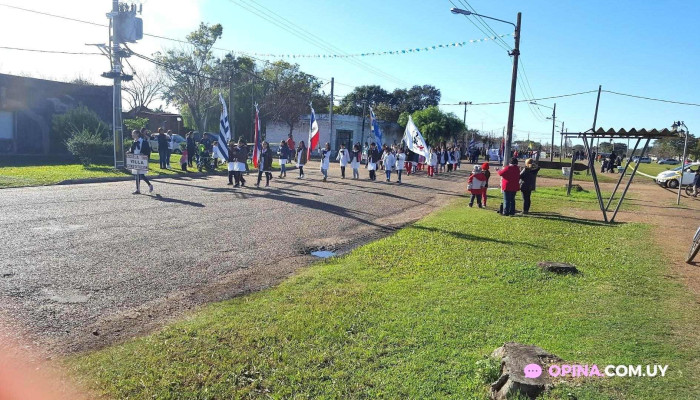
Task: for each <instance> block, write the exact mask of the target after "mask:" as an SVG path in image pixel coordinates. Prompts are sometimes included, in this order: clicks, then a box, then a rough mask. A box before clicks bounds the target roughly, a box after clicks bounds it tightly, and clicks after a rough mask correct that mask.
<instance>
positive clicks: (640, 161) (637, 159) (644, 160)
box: [632, 156, 651, 164]
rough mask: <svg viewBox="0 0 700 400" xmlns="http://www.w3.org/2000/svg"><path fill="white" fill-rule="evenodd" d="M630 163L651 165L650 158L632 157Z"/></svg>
mask: <svg viewBox="0 0 700 400" xmlns="http://www.w3.org/2000/svg"><path fill="white" fill-rule="evenodd" d="M632 161H634V162H636V163H644V164H651V158H650V157H642V158H639V156H634V157H632Z"/></svg>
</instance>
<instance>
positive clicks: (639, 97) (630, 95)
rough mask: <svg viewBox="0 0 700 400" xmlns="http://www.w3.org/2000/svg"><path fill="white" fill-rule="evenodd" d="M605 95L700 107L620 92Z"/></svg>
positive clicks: (694, 105) (607, 91) (699, 105)
mask: <svg viewBox="0 0 700 400" xmlns="http://www.w3.org/2000/svg"><path fill="white" fill-rule="evenodd" d="M602 91H603V92H605V93H610V94H616V95H618V96H626V97H634V98H636V99H643V100H651V101H659V102H661V103H671V104H680V105H683V106H693V107H700V104H696V103H687V102H683V101H675V100H663V99H655V98H653V97H644V96H637V95H633V94H626V93H619V92H613V91H611V90H602Z"/></svg>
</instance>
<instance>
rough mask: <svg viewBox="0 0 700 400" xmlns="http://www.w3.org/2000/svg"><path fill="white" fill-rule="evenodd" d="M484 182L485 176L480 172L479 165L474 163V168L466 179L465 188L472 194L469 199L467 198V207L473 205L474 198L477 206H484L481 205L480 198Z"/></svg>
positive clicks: (482, 193)
mask: <svg viewBox="0 0 700 400" xmlns="http://www.w3.org/2000/svg"><path fill="white" fill-rule="evenodd" d="M484 183H486V176H485V175H484V173H483V172H481V167H480V166H478V165H475V166H474V170H473V171H472V173H471V175H469V179H468V180H467V190H469V193H471V194H472V197H471V200H469V207H473V206H474V199H476V203H477V204H478V205H479V208H484V206H482V205H481V198H482V196H483V195H484V190H485V187H484Z"/></svg>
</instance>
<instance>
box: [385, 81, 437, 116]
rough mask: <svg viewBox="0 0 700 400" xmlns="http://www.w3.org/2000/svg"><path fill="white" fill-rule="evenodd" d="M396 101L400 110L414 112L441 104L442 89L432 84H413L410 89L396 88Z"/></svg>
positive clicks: (394, 95) (394, 94)
mask: <svg viewBox="0 0 700 400" xmlns="http://www.w3.org/2000/svg"><path fill="white" fill-rule="evenodd" d="M393 97H394V101H395V102H396V105H397V107H398V110H399V112H407V113H409V114H412V113H414V112H416V111H418V110H425V109H426V108H428V107H434V106H437V105H438V104H440V97H441V94H440V89H437V88H436V87H435V86H432V85H423V86H418V85H416V86H413V87H412V88H410V89H409V90H407V91H406V90H401V89H397V90H394V93H393Z"/></svg>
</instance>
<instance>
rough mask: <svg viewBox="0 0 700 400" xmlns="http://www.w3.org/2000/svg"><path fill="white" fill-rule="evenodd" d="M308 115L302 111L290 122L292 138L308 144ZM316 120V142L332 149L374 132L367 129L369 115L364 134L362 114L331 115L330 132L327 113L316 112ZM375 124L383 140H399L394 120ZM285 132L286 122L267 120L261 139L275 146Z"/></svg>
mask: <svg viewBox="0 0 700 400" xmlns="http://www.w3.org/2000/svg"><path fill="white" fill-rule="evenodd" d="M310 119H311V115H310V114H306V115H304V116H302V117H301V119H300V120H299V123H298V124H296V126H294V130H293V131H292V134H293V135H294V141H295V142H296V143H299V141H304V143H306V145H307V146H308V144H309V143H308V141H309V124H310ZM316 120H317V121H318V129H319V133H320V135H321V138H320V140H319V143H320V145H321V146H323V145H324V144H325V143H330V144H331V149H333V152H335V151H336V150H338V149H339V148H340V144H341V143H345V145H346V146H348V149H352V145H353V144H354V143H358V142H359V143H362V144H364V143H365V142H368V143H372V142H374V141H375V138H374V133H373V132H371V129H370V120H369V116H368V117H367V118H365V128H364V135H363V133H362V117H358V116H355V115H337V114H334V115H333V132H331V127H330V119H329V115H328V114H316ZM379 128H380V129H381V131H382V139H383V143H384V144H394V143H396V144H399V143H401V139H402V138H403V129H401V127H400V126H399V124H397V123H395V122H384V121H379ZM287 135H289V125H287V124H285V123H284V122H269V123H268V124H267V126H266V128H265V140H267V141H268V143H270V145H271V146H274V147H276V146H275V145H278V144H279V143H280V141H282V140H287V137H288V136H287Z"/></svg>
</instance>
